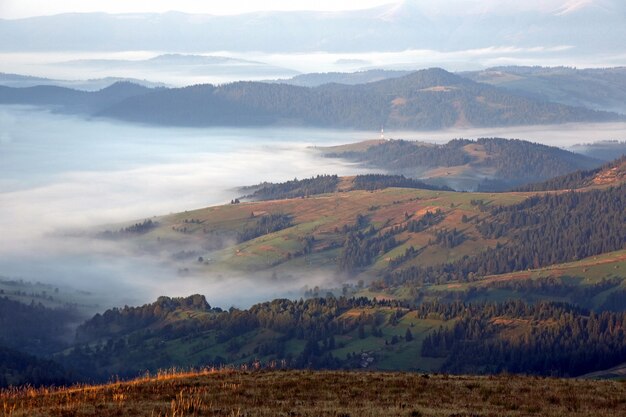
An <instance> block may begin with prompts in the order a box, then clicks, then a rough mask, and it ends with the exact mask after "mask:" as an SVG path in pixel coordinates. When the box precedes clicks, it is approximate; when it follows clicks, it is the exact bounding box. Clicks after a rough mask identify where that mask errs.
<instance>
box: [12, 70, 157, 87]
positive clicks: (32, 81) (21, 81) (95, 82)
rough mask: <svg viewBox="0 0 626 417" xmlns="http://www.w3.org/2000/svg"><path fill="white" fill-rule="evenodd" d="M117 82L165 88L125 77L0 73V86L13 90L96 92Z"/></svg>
mask: <svg viewBox="0 0 626 417" xmlns="http://www.w3.org/2000/svg"><path fill="white" fill-rule="evenodd" d="M117 82H129V83H133V84H137V85H140V86H142V87H147V88H156V87H167V85H166V84H164V83H159V82H151V81H147V80H139V79H137V78H126V77H106V78H95V79H88V80H57V79H52V78H43V77H34V76H30V75H20V74H8V73H0V85H2V86H5V87H13V88H26V87H36V86H40V85H53V86H57V87H65V88H71V89H74V90H82V91H98V90H102V89H103V88H106V87H110V86H111V85H113V84H115V83H117Z"/></svg>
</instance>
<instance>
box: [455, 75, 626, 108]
mask: <svg viewBox="0 0 626 417" xmlns="http://www.w3.org/2000/svg"><path fill="white" fill-rule="evenodd" d="M459 75H462V76H464V77H467V78H469V79H471V80H474V81H477V82H481V83H488V84H491V85H494V86H498V87H503V88H506V89H507V90H509V91H512V92H515V93H517V94H523V95H525V96H527V97H531V98H534V99H538V100H545V101H551V102H555V103H562V104H567V105H569V106H578V107H586V108H590V109H595V110H605V111H613V112H619V113H626V104H624V103H626V67H616V68H597V69H595V68H588V69H576V68H569V67H515V66H512V67H494V68H489V69H486V70H483V71H474V72H463V73H460V74H459Z"/></svg>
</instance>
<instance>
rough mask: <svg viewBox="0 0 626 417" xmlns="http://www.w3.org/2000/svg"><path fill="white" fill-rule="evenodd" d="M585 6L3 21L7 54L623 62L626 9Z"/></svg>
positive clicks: (480, 5) (475, 4)
mask: <svg viewBox="0 0 626 417" xmlns="http://www.w3.org/2000/svg"><path fill="white" fill-rule="evenodd" d="M576 6H577V7H574V2H571V1H569V2H568V1H565V0H562V1H552V2H548V3H545V4H544V3H543V2H531V3H530V4H529V5H526V4H524V5H521V4H520V3H519V2H516V1H514V0H506V1H504V2H497V3H487V4H485V3H484V2H482V1H479V0H471V1H464V2H452V3H450V2H448V3H443V2H436V3H432V2H416V1H411V0H407V1H404V2H399V3H394V4H390V5H386V6H380V7H376V8H371V9H366V10H357V11H346V12H258V13H248V14H243V15H231V16H212V15H192V14H184V13H179V12H169V13H163V14H118V15H108V14H103V13H88V14H79V13H73V14H62V15H56V16H42V17H33V18H26V19H16V20H6V19H5V20H2V21H0V50H3V51H16V50H19V51H22V52H23V51H58V50H63V51H118V50H121V49H124V50H133V51H145V50H148V51H163V50H166V51H172V52H187V53H188V52H200V51H224V50H229V51H266V52H319V51H332V52H365V51H377V52H379V51H394V52H395V51H403V50H407V49H415V50H439V51H462V50H474V49H480V48H493V47H500V46H505V47H506V46H512V47H516V48H525V49H527V50H528V53H531V54H532V53H537V51H538V52H539V53H541V50H542V49H543V50H547V51H549V50H550V48H556V49H555V52H557V53H559V54H562V55H565V56H573V57H577V56H581V55H583V56H594V55H596V54H603V53H604V54H606V53H609V54H611V55H612V56H615V55H616V54H619V53H623V52H624V45H623V43H622V42H621V41H620V40H621V39H624V38H626V28H625V27H624V24H623V16H624V12H625V7H624V4H623V2H621V1H620V0H602V1H600V0H596V1H592V2H577V3H576ZM529 27H530V28H532V30H528V28H529ZM599 27H601V28H602V30H598V28H599ZM164 33H167V34H168V36H163V34H164ZM285 33H288V34H289V36H285ZM533 51H535V52H533ZM466 59H470V60H471V57H467V58H466Z"/></svg>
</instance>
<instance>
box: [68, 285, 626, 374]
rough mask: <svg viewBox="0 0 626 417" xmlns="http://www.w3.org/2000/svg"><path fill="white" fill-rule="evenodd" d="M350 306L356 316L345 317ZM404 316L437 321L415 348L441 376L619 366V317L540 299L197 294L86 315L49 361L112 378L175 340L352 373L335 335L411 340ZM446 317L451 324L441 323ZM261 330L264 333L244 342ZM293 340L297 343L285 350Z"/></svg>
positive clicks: (207, 360) (219, 359) (622, 323)
mask: <svg viewBox="0 0 626 417" xmlns="http://www.w3.org/2000/svg"><path fill="white" fill-rule="evenodd" d="M354 309H358V310H354ZM351 310H352V311H358V313H357V314H345V313H347V312H349V311H351ZM383 311H384V312H383ZM409 313H411V314H412V317H415V318H417V319H418V320H422V319H429V320H441V321H442V327H441V328H439V329H438V330H433V331H431V332H430V333H428V335H427V336H426V338H425V341H424V343H423V344H422V346H421V349H422V354H423V355H424V356H427V357H442V358H445V362H444V365H443V367H442V368H441V369H442V370H444V371H449V372H455V373H456V372H458V373H464V372H478V373H497V372H502V371H508V372H521V373H535V374H541V375H559V376H575V375H580V374H582V373H585V372H590V371H594V370H599V369H605V368H609V367H611V366H614V365H616V364H619V363H622V362H624V361H626V338H625V335H624V329H625V328H626V313H623V312H619V313H616V312H598V313H594V312H589V311H587V310H584V309H581V308H578V307H573V306H570V305H566V304H560V303H547V302H540V303H537V304H528V303H524V302H522V301H508V302H504V303H475V304H471V303H464V302H458V301H457V302H425V303H422V304H419V305H412V304H408V303H406V302H398V301H380V300H379V301H376V300H371V299H367V298H346V297H339V298H335V297H326V298H313V299H308V300H299V301H291V300H286V299H278V300H274V301H270V302H264V303H260V304H256V305H254V306H252V307H251V308H249V309H247V310H240V309H236V308H231V309H229V310H221V309H212V308H210V306H209V305H208V303H206V300H204V297H202V296H193V297H189V298H188V299H169V298H167V297H161V298H160V299H159V300H158V301H157V302H156V303H153V304H147V305H144V306H142V307H135V308H124V309H115V310H110V311H108V312H106V313H104V314H103V315H100V316H96V317H95V318H94V319H93V320H90V321H88V322H87V323H85V324H84V325H83V326H82V327H81V334H82V340H83V343H81V344H80V345H77V346H76V347H75V348H74V349H73V350H72V351H71V352H69V353H68V354H66V355H64V356H62V357H60V358H59V360H60V361H62V363H64V364H65V365H66V366H67V367H68V368H69V367H70V366H73V368H72V369H73V370H74V371H75V372H82V373H83V374H82V375H83V376H84V377H89V378H94V379H102V378H106V377H107V376H108V375H109V373H110V372H113V371H115V372H118V371H119V370H122V371H123V372H121V373H119V372H118V373H119V375H120V376H133V375H136V374H137V373H139V372H143V371H145V370H146V369H149V370H153V369H158V368H159V367H161V368H162V367H168V366H172V365H176V363H174V359H173V358H172V357H171V356H170V354H169V353H168V348H166V345H165V342H166V341H174V340H177V341H179V342H180V343H181V345H179V347H178V349H186V351H187V352H188V354H189V355H192V356H193V355H196V364H202V365H210V364H215V365H219V364H228V363H242V361H243V362H244V363H245V361H247V360H250V358H254V357H257V358H264V360H274V361H282V362H284V363H285V364H286V365H287V366H289V367H296V368H354V367H360V365H359V361H358V359H357V358H358V357H359V356H360V355H356V354H355V355H353V354H349V355H347V356H345V355H342V356H339V355H337V354H336V352H335V350H336V349H342V348H343V347H344V342H343V341H342V340H345V335H351V337H358V338H361V339H364V338H367V337H374V338H378V337H380V338H384V339H385V340H386V341H387V343H388V344H389V345H395V344H398V343H411V342H412V341H413V338H414V336H413V332H414V331H415V330H413V331H412V330H411V329H410V328H407V330H408V331H405V330H403V334H405V336H404V337H398V335H397V334H396V333H397V331H395V330H394V328H395V327H396V326H397V325H398V323H399V322H400V320H401V319H402V318H403V317H404V316H405V315H406V314H409ZM181 317H185V318H183V319H181ZM450 320H453V321H454V324H452V325H451V326H444V325H443V323H445V322H447V321H450ZM145 323H150V325H149V326H146V325H145ZM263 332H271V333H272V334H273V336H272V337H271V338H269V339H267V338H266V339H264V340H262V341H256V342H254V340H256V336H255V335H259V334H262V333H263ZM390 335H393V336H394V337H392V338H389V337H390ZM297 341H300V342H299V343H296V342H297ZM251 343H252V345H251ZM294 343H295V345H299V346H300V347H299V348H297V349H295V350H294V348H293V346H295V345H294ZM288 346H291V348H288ZM585 355H587V356H585ZM585 358H592V359H593V360H586V359H585Z"/></svg>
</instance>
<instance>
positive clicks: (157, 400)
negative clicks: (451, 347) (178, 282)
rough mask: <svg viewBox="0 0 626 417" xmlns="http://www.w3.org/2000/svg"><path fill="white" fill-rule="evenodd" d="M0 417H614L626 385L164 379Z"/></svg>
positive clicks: (228, 373) (367, 375) (5, 406)
mask: <svg viewBox="0 0 626 417" xmlns="http://www.w3.org/2000/svg"><path fill="white" fill-rule="evenodd" d="M0 403H1V406H0V413H2V415H3V416H11V417H14V416H16V417H17V416H33V417H40V416H62V417H66V416H77V417H78V416H146V417H147V416H150V417H156V416H161V417H165V416H168V417H169V416H171V417H174V416H176V417H179V416H225V417H226V416H228V417H231V416H260V417H270V416H272V417H274V416H302V417H309V416H311V417H312V416H335V417H336V416H364V417H367V416H437V417H438V416H441V417H443V416H445V417H451V416H458V417H461V416H465V417H469V416H546V417H552V416H574V417H578V416H598V417H603V416H620V415H626V384H624V383H620V382H614V381H591V380H567V379H548V378H534V377H521V376H495V377H494V376H484V377H483V376H447V375H420V374H416V373H383V372H344V371H328V372H315V371H285V370H282V371H280V370H257V371H234V370H227V369H225V370H215V369H207V370H204V371H200V372H181V373H165V374H161V375H157V376H146V377H144V378H140V379H137V380H134V381H129V382H115V383H110V384H106V385H99V386H78V387H71V388H66V389H45V388H44V389H32V388H23V389H13V390H9V391H4V392H2V393H0Z"/></svg>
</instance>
